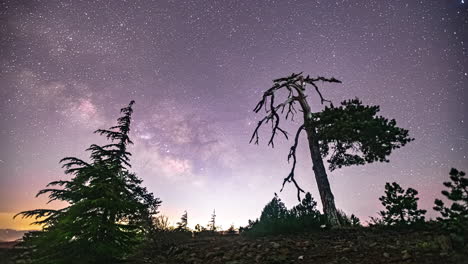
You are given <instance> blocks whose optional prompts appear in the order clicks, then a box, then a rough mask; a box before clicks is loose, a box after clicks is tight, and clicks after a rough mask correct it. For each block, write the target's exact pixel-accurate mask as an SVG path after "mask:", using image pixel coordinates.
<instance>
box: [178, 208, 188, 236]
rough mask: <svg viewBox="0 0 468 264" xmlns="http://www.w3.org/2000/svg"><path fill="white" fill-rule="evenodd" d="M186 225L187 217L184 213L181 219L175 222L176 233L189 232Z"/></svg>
mask: <svg viewBox="0 0 468 264" xmlns="http://www.w3.org/2000/svg"><path fill="white" fill-rule="evenodd" d="M187 225H188V215H187V211H185V212H184V214H183V215H182V217H181V218H180V222H177V228H176V231H189V230H188V227H187Z"/></svg>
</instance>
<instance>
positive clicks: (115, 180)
mask: <svg viewBox="0 0 468 264" xmlns="http://www.w3.org/2000/svg"><path fill="white" fill-rule="evenodd" d="M133 103H134V102H133V101H132V102H131V103H130V104H129V105H128V106H127V107H125V108H122V109H121V112H122V114H123V116H122V117H120V118H119V119H118V120H117V121H118V123H117V125H116V126H113V127H111V128H110V129H109V130H103V129H99V130H97V131H96V132H95V133H98V134H100V135H104V136H105V137H106V138H107V139H109V140H110V141H111V143H110V144H108V145H104V146H98V145H95V144H93V145H91V146H90V147H89V148H88V149H87V151H90V152H91V154H90V160H91V162H89V163H88V162H85V161H83V160H81V159H78V158H75V157H67V158H64V159H62V160H61V163H62V164H63V167H64V168H65V173H66V174H69V175H71V176H72V178H71V179H70V180H60V181H54V182H51V183H49V184H48V185H47V186H48V187H49V186H58V187H61V188H46V189H43V190H41V191H39V193H38V194H37V196H39V195H42V194H48V195H49V202H51V201H54V200H59V201H65V202H67V203H68V204H69V206H67V207H65V208H62V209H59V210H48V209H36V210H31V211H25V212H21V213H19V214H18V215H21V216H23V217H32V218H35V219H36V220H37V221H36V222H35V223H36V224H40V225H43V231H42V232H35V233H32V234H29V235H28V236H25V239H24V244H23V246H24V247H25V248H26V249H28V250H27V252H28V253H27V255H26V256H27V257H29V259H28V260H27V261H30V263H67V264H70V263H115V262H117V261H119V260H120V259H123V258H125V257H126V256H128V255H129V254H130V253H131V252H132V250H133V249H134V248H135V246H137V245H138V244H139V243H140V242H141V241H142V239H143V238H144V237H145V235H147V234H148V233H149V232H150V231H151V229H152V217H153V216H154V215H156V214H157V209H158V207H159V205H160V203H161V201H160V200H159V198H155V197H154V196H153V194H152V193H149V192H148V191H147V190H146V188H144V187H141V186H140V185H141V183H142V180H141V179H139V178H138V177H137V176H136V175H135V174H133V173H131V172H129V170H128V168H129V167H130V163H129V161H130V158H129V157H130V155H131V154H130V153H129V152H128V151H127V146H128V145H129V144H132V141H131V140H130V138H129V132H130V122H131V115H132V112H133V109H132V106H133Z"/></svg>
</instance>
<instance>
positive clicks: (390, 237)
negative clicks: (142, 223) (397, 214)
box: [137, 229, 468, 264]
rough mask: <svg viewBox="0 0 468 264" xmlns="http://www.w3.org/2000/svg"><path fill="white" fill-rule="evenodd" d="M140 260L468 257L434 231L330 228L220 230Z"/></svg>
mask: <svg viewBox="0 0 468 264" xmlns="http://www.w3.org/2000/svg"><path fill="white" fill-rule="evenodd" d="M137 263H168V264H169V263H174V264H175V263H200V264H201V263H213V264H214V263H223V264H242V263H314V264H319V263H337V264H338V263H362V264H365V263H369V264H370V263H372V264H374V263H418V264H419V263H441V264H442V263H468V250H466V252H464V250H454V248H453V245H452V243H451V242H450V239H449V237H448V236H446V235H444V234H441V233H437V232H432V231H389V230H370V229H352V230H328V231H321V232H315V233H307V234H299V235H289V236H288V235H284V236H276V237H265V238H246V237H243V236H216V237H205V238H192V239H186V240H185V241H179V242H178V243H177V245H171V246H167V247H166V248H165V249H163V250H148V249H146V250H144V251H143V252H142V254H141V255H139V256H138V261H137Z"/></svg>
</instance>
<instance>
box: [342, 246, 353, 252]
mask: <svg viewBox="0 0 468 264" xmlns="http://www.w3.org/2000/svg"><path fill="white" fill-rule="evenodd" d="M348 251H351V248H349V247H345V248H342V249H341V252H348Z"/></svg>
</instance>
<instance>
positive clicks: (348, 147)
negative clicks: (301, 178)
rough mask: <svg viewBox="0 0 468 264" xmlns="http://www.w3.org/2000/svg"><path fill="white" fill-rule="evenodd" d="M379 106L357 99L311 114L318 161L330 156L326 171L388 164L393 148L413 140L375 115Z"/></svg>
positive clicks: (393, 123) (401, 129)
mask: <svg viewBox="0 0 468 264" xmlns="http://www.w3.org/2000/svg"><path fill="white" fill-rule="evenodd" d="M379 111H380V107H379V106H365V105H363V104H362V102H361V101H360V100H358V99H353V100H348V101H343V102H342V103H341V106H339V107H335V106H333V105H331V106H330V107H328V106H326V107H325V109H324V110H323V111H322V112H319V113H314V114H313V117H314V124H315V126H316V127H317V135H318V136H319V142H320V151H321V155H322V158H325V157H327V156H328V155H329V154H330V153H331V156H330V158H329V160H327V161H328V162H329V163H330V166H329V168H330V170H331V171H333V170H335V169H337V168H341V167H343V166H351V165H364V164H366V163H372V162H376V161H380V162H388V161H389V160H388V159H387V157H388V156H389V155H390V153H391V152H392V150H393V149H396V148H400V147H402V146H404V145H406V143H408V142H410V141H412V140H414V139H413V138H410V137H409V135H408V130H406V129H403V128H399V127H397V126H396V121H395V120H394V119H392V120H388V119H386V118H384V117H382V116H377V113H378V112H379Z"/></svg>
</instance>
